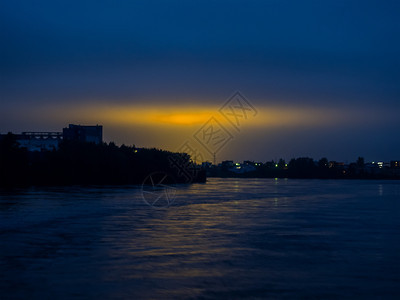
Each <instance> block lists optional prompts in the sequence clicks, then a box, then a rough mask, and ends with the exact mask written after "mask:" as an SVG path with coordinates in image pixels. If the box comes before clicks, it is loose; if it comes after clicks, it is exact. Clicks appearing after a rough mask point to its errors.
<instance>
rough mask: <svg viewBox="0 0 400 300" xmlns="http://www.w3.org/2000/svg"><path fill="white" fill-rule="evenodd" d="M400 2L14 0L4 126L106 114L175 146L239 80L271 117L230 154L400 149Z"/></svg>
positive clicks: (393, 153) (119, 135) (7, 19)
mask: <svg viewBox="0 0 400 300" xmlns="http://www.w3.org/2000/svg"><path fill="white" fill-rule="evenodd" d="M399 13H400V4H399V3H398V2H397V1H385V2H384V3H382V2H379V1H324V2H320V1H301V2H298V1H201V2H200V1H185V2H184V1H175V0H172V1H146V2H139V1H121V2H118V4H112V3H106V2H100V3H99V2H98V1H93V0H87V1H80V2H79V3H70V2H63V1H61V2H57V3H55V2H53V1H48V0H46V1H41V2H40V3H33V2H29V1H18V2H14V1H9V2H6V3H3V4H2V9H1V10H0V18H1V20H2V21H1V25H0V36H1V38H2V41H3V43H2V47H1V49H0V54H1V55H0V69H1V74H0V76H1V80H0V97H1V101H0V132H1V133H7V132H8V131H12V132H15V133H18V132H21V131H57V130H60V128H62V127H63V126H65V124H68V123H74V124H102V125H104V140H105V141H106V142H110V141H114V142H116V143H117V144H126V145H132V144H134V145H136V146H138V147H157V148H163V149H166V150H170V151H174V150H175V149H177V148H179V147H180V145H181V144H182V143H183V142H184V141H185V140H186V139H190V138H192V137H193V135H194V134H195V133H196V131H197V130H198V128H199V127H201V126H202V124H204V123H205V122H207V120H208V119H209V118H210V117H213V116H216V115H218V109H219V108H220V107H221V105H223V103H224V102H225V101H226V100H227V99H228V98H229V97H230V96H231V95H232V94H233V93H234V92H235V91H238V90H239V91H240V92H242V93H243V94H244V95H245V96H246V98H247V99H249V101H251V103H252V104H253V105H254V107H255V108H257V110H258V112H259V114H258V115H257V118H255V119H254V120H250V121H249V122H247V123H246V124H245V125H244V126H243V128H242V129H241V132H240V135H235V137H234V138H233V139H232V141H230V143H229V147H224V148H223V149H221V151H220V152H219V153H218V154H217V156H218V161H221V160H229V159H232V160H235V161H243V160H246V159H252V160H257V161H268V160H271V159H278V158H280V157H282V158H285V159H286V160H289V159H290V158H293V157H301V156H308V157H314V158H316V159H319V158H321V157H324V156H326V157H329V158H331V159H334V160H338V161H354V160H356V159H357V157H358V156H363V157H364V158H365V159H366V160H367V161H374V160H375V161H377V160H383V161H389V160H392V159H400V157H399V156H400V141H399V139H398V138H397V137H398V128H400V119H399V118H398V115H399V112H400V102H399V98H400V86H399V84H398V83H399V82H400V71H399V70H400V68H399V66H400V58H399V55H398V53H399V52H400V41H399V39H398V36H400V20H399V18H398V15H399ZM221 122H225V123H223V125H224V126H226V127H227V129H228V130H234V128H232V126H231V124H230V123H229V122H227V121H223V119H221ZM209 160H211V161H212V157H210V158H209Z"/></svg>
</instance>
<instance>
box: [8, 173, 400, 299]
mask: <svg viewBox="0 0 400 300" xmlns="http://www.w3.org/2000/svg"><path fill="white" fill-rule="evenodd" d="M0 195H1V196H0V246H1V247H0V291H1V295H2V298H27V297H29V298H43V296H45V297H47V298H49V297H51V298H70V297H78V298H95V297H102V298H206V299H207V298H246V297H247V298H265V297H268V298H271V297H272V298H284V297H317V298H320V297H323V298H339V297H343V296H345V297H355V296H356V297H374V296H382V297H393V298H394V297H396V296H400V254H399V253H400V185H399V182H396V181H335V180H326V181H321V180H283V179H278V180H275V179H216V178H211V179H209V182H208V183H207V184H193V185H185V186H180V187H179V188H178V189H177V198H176V200H175V202H174V203H173V205H172V206H171V207H170V208H168V209H161V210H157V209H153V208H151V207H149V206H147V205H145V204H144V202H143V200H142V199H141V192H140V188H139V187H136V186H131V187H126V188H121V187H106V188H104V187H103V188H96V187H90V188H88V187H86V188H85V187H73V188H31V189H25V190H19V191H17V192H16V191H13V192H7V191H2V192H1V194H0Z"/></svg>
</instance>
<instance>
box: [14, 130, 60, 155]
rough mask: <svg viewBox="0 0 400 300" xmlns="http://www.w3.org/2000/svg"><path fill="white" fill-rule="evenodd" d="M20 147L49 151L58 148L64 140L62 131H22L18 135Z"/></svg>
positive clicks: (29, 149)
mask: <svg viewBox="0 0 400 300" xmlns="http://www.w3.org/2000/svg"><path fill="white" fill-rule="evenodd" d="M16 140H17V142H18V143H19V147H21V148H26V149H28V151H49V150H55V149H58V145H59V143H60V142H61V141H62V133H61V132H22V133H21V134H17V135H16Z"/></svg>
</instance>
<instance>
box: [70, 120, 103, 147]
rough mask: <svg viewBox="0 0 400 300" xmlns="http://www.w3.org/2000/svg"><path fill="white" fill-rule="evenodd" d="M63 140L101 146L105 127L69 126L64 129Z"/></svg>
mask: <svg viewBox="0 0 400 300" xmlns="http://www.w3.org/2000/svg"><path fill="white" fill-rule="evenodd" d="M63 139H64V140H69V141H81V142H87V143H95V144H101V143H102V142H103V126H101V125H96V126H83V125H74V124H69V125H68V127H67V128H63Z"/></svg>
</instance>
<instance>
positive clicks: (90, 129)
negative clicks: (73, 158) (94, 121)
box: [0, 124, 103, 151]
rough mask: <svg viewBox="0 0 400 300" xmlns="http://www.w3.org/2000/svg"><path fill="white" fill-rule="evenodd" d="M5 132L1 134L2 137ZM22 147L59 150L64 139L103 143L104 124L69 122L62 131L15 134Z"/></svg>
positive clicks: (37, 149) (32, 149) (35, 149)
mask: <svg viewBox="0 0 400 300" xmlns="http://www.w3.org/2000/svg"><path fill="white" fill-rule="evenodd" d="M4 136H5V134H0V139H1V138H3V137H4ZM15 136H16V138H17V142H18V143H19V146H20V147H21V148H27V149H28V151H51V150H57V149H58V147H59V144H60V142H61V141H62V140H69V141H80V142H87V143H95V144H101V143H102V142H103V126H101V125H95V126H84V125H74V124H69V125H68V127H67V128H63V131H62V132H22V133H21V134H15Z"/></svg>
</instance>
